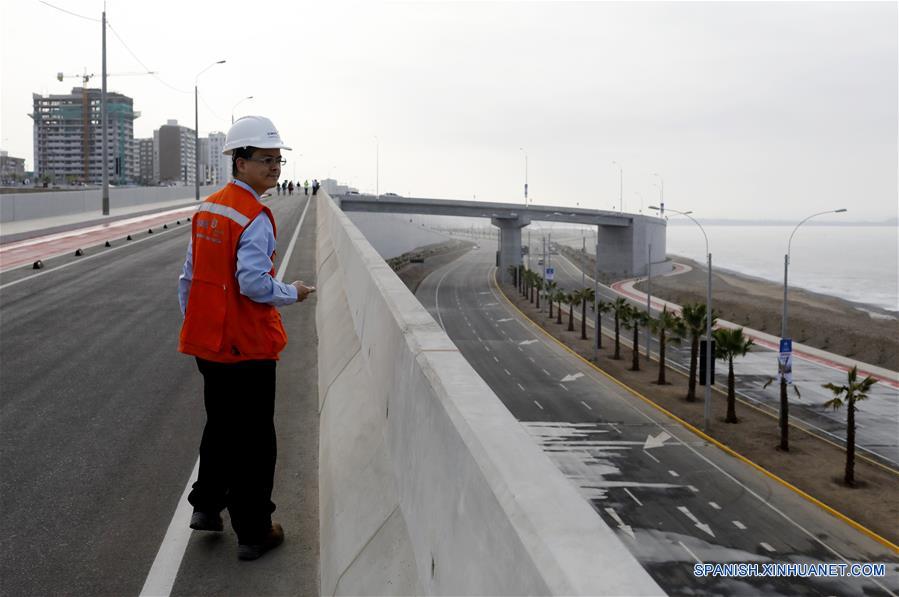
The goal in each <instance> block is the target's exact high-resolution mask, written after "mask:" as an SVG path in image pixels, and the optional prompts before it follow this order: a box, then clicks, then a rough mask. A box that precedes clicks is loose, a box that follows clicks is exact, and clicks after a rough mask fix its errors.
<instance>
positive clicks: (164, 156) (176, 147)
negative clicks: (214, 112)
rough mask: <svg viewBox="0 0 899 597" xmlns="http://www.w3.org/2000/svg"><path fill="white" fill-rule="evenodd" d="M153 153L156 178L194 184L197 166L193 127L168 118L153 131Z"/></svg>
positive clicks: (160, 180)
mask: <svg viewBox="0 0 899 597" xmlns="http://www.w3.org/2000/svg"><path fill="white" fill-rule="evenodd" d="M153 154H154V165H153V169H154V174H155V179H156V180H158V181H159V182H164V183H165V182H180V183H182V184H194V181H195V180H196V177H197V166H196V147H195V145H194V130H193V129H189V128H187V127H186V126H181V125H179V124H178V121H177V120H169V121H168V123H167V124H164V125H163V126H161V127H159V129H157V130H156V131H153Z"/></svg>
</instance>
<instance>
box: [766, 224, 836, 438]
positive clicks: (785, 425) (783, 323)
mask: <svg viewBox="0 0 899 597" xmlns="http://www.w3.org/2000/svg"><path fill="white" fill-rule="evenodd" d="M845 211H846V209H845V208H840V209H830V210H828V211H822V212H819V213H815V214H812V215H810V216H809V217H807V218H805V219H804V220H802V221H801V222H799V223H798V224H796V227H795V228H793V232H791V233H790V239H789V240H788V241H787V252H786V254H784V307H783V318H782V319H781V320H780V345H781V349H780V352H781V354H782V355H783V353H785V352H792V346H791V344H792V342H790V339H789V338H787V313H788V305H789V303H788V302H787V288H788V284H787V272H788V270H789V267H790V246H791V245H792V244H793V235H794V234H796V231H797V230H799V227H800V226H802V225H803V224H805V223H806V222H808V221H809V220H811V219H812V218H814V217H816V216H823V215H824V214H839V213H843V212H845ZM787 345H790V346H789V348H790V349H791V350H789V351H785V350H784V348H785V347H787ZM788 362H789V356H781V357H780V358H779V360H778V363H779V364H780V367H779V368H778V374H779V375H780V417H779V422H780V449H781V450H784V451H785V452H788V451H789V450H790V401H789V400H788V399H787V371H786V365H787V363H788Z"/></svg>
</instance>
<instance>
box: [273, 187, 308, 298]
mask: <svg viewBox="0 0 899 597" xmlns="http://www.w3.org/2000/svg"><path fill="white" fill-rule="evenodd" d="M310 203H312V198H311V197H310V198H309V199H308V200H307V201H306V207H304V208H303V215H301V216H300V221H299V222H298V223H297V227H296V230H294V231H293V236H292V237H291V239H290V244H289V245H287V251H286V252H285V253H284V257H282V258H281V267H279V268H278V273H277V274H275V278H277V280H278V281H279V282H280V281H282V280H283V279H284V272H285V271H287V264H288V262H289V261H290V256H291V255H292V254H293V248H294V246H295V245H296V244H297V237H298V236H299V235H300V228H302V227H303V220H305V219H306V211H307V210H308V209H309V204H310Z"/></svg>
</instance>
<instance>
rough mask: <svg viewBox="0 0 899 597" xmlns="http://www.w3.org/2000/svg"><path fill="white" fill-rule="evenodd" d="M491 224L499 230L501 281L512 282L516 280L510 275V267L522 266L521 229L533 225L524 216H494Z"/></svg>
mask: <svg viewBox="0 0 899 597" xmlns="http://www.w3.org/2000/svg"><path fill="white" fill-rule="evenodd" d="M490 222H491V223H492V224H493V225H494V226H497V227H498V228H499V251H497V253H498V255H499V259H498V262H497V264H496V265H497V268H499V276H498V278H499V280H501V281H502V282H503V283H508V282H511V281H512V280H513V279H514V278H513V277H512V275H511V274H510V273H509V271H508V269H509V267H510V266H516V267H517V266H519V265H521V229H522V228H524V227H525V226H527V225H528V224H530V223H531V220H530V218H526V217H524V216H513V217H502V216H494V217H492V218H490Z"/></svg>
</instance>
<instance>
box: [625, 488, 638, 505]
mask: <svg viewBox="0 0 899 597" xmlns="http://www.w3.org/2000/svg"><path fill="white" fill-rule="evenodd" d="M624 492H625V493H626V494H628V495H629V496H631V498H633V500H634V501H635V502H637V503H638V504H640V505H641V506H642V505H643V502H641V501H640V500H638V499H637V496H635V495H634V494H632V493H631V491H630V489H628V488H627V487H625V488H624Z"/></svg>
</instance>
